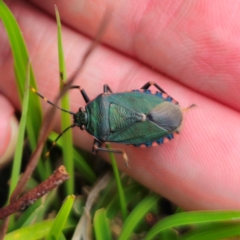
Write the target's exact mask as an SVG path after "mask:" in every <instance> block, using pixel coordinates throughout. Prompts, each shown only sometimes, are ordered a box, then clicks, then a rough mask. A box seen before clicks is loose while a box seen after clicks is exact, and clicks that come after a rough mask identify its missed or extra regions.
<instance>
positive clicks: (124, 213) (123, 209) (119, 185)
mask: <svg viewBox="0 0 240 240" xmlns="http://www.w3.org/2000/svg"><path fill="white" fill-rule="evenodd" d="M106 146H107V148H109V149H110V148H111V146H110V144H106ZM109 157H110V161H111V164H112V169H113V172H114V176H115V180H116V183H117V189H118V194H119V201H120V208H121V212H122V218H123V220H125V219H126V218H127V204H126V199H125V196H124V191H123V187H122V183H121V179H120V176H119V171H118V167H117V163H116V159H115V157H114V154H113V153H112V152H109Z"/></svg>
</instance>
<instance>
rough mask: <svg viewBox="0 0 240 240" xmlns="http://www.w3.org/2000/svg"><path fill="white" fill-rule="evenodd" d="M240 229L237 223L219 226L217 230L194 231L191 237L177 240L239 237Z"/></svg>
mask: <svg viewBox="0 0 240 240" xmlns="http://www.w3.org/2000/svg"><path fill="white" fill-rule="evenodd" d="M239 235H240V228H239V223H237V224H233V225H229V226H220V227H219V228H213V229H209V230H207V231H203V230H200V231H194V232H193V233H192V234H191V235H188V236H186V237H184V236H183V237H180V238H178V239H179V240H202V239H211V240H218V239H228V238H230V237H234V236H236V237H239Z"/></svg>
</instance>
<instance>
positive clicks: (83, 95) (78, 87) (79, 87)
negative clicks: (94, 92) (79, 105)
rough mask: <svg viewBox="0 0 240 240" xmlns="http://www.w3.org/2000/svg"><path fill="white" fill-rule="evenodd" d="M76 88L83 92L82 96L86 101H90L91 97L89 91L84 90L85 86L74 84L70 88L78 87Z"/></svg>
mask: <svg viewBox="0 0 240 240" xmlns="http://www.w3.org/2000/svg"><path fill="white" fill-rule="evenodd" d="M76 88H77V89H79V91H80V93H81V94H82V97H83V99H84V101H85V102H86V103H88V102H90V99H89V97H88V95H87V93H86V92H85V90H84V89H83V88H81V86H75V85H73V86H71V87H70V88H69V89H76Z"/></svg>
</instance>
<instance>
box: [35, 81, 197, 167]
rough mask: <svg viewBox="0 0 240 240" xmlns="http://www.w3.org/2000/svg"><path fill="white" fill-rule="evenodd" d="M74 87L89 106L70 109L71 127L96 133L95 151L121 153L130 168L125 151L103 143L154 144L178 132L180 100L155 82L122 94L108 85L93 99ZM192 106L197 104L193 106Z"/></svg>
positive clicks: (180, 111)
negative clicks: (104, 145)
mask: <svg viewBox="0 0 240 240" xmlns="http://www.w3.org/2000/svg"><path fill="white" fill-rule="evenodd" d="M152 85H153V86H155V87H156V88H157V90H158V91H155V92H152V91H150V90H149V89H148V88H149V87H150V86H152ZM71 88H78V89H79V90H80V92H81V94H82V96H83V99H84V100H85V102H86V106H85V109H84V108H82V107H80V108H79V111H78V112H76V113H74V112H69V113H70V114H72V115H73V119H74V123H73V124H72V125H71V126H69V128H72V127H76V126H77V127H80V129H82V130H86V131H87V132H88V133H90V134H91V135H93V136H94V141H93V148H92V152H93V153H96V152H98V151H105V152H114V153H121V154H123V157H124V159H125V164H126V166H127V167H128V159H127V155H126V154H125V152H124V151H123V150H121V149H108V148H102V147H101V146H102V144H103V143H105V142H116V143H121V144H131V145H134V146H140V147H141V146H145V147H151V146H156V145H159V144H162V143H164V142H166V141H168V140H171V139H172V138H173V137H174V134H175V133H177V134H178V133H179V129H180V127H181V124H182V121H183V112H182V109H181V108H180V107H179V105H178V102H177V101H175V100H174V99H173V98H172V97H170V96H169V95H168V94H167V93H166V92H165V91H164V90H163V89H162V88H161V87H160V86H158V85H157V84H156V83H155V82H148V83H146V84H145V85H144V86H143V87H142V88H141V89H140V90H133V91H131V92H120V93H113V92H112V90H111V89H110V87H109V86H108V85H106V84H105V85H104V86H103V93H101V94H100V95H98V96H97V97H96V98H95V99H93V100H91V101H90V99H89V97H88V96H87V94H86V92H85V91H84V89H82V88H81V87H79V86H72V87H71ZM31 89H32V90H33V91H34V89H33V88H31ZM35 92H36V91H35ZM37 94H38V95H39V96H40V97H42V98H44V97H43V96H42V95H41V94H39V93H37ZM45 100H46V99H45ZM47 101H48V100H47ZM48 102H49V103H51V102H50V101H48ZM192 106H194V104H193V105H191V106H190V107H192ZM190 107H188V108H190ZM62 110H63V109H62ZM65 111H66V110H65ZM67 112H68V111H67ZM69 128H67V129H69ZM67 129H66V130H67ZM66 130H64V131H63V133H64V132H65V131H66ZM63 133H61V134H60V135H59V136H58V138H57V139H56V141H57V140H58V139H59V137H60V136H61V135H62V134H63ZM56 141H55V142H56Z"/></svg>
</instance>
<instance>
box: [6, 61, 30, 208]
mask: <svg viewBox="0 0 240 240" xmlns="http://www.w3.org/2000/svg"><path fill="white" fill-rule="evenodd" d="M26 77H27V78H26V83H25V94H24V98H23V104H22V116H21V120H20V124H19V130H18V139H17V146H16V150H15V153H14V161H13V165H12V173H11V182H10V190H9V194H8V203H9V201H10V196H11V194H12V192H13V190H14V189H15V187H16V185H17V182H18V180H19V175H20V170H21V161H22V152H23V144H24V133H25V127H26V122H27V114H28V101H29V87H28V86H29V79H30V65H28V67H27V75H26Z"/></svg>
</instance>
